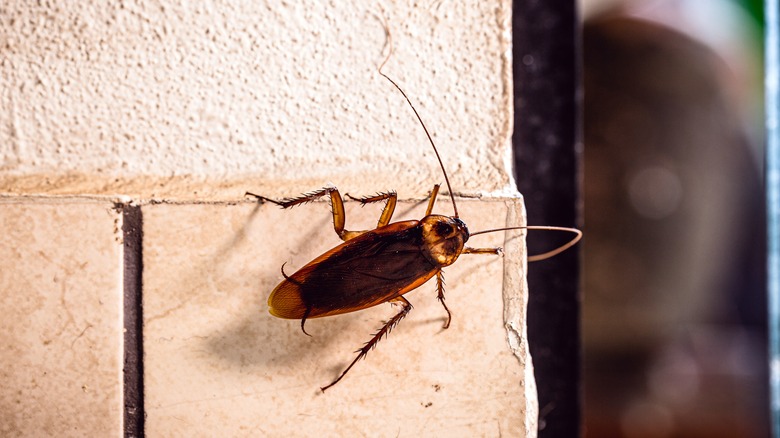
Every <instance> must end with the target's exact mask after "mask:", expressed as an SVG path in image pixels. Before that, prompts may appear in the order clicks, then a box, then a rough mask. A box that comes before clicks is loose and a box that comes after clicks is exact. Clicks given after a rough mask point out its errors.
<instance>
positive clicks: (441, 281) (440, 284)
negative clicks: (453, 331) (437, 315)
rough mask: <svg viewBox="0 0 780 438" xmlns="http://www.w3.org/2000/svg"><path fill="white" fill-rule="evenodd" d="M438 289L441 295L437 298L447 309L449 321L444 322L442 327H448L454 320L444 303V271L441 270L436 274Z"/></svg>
mask: <svg viewBox="0 0 780 438" xmlns="http://www.w3.org/2000/svg"><path fill="white" fill-rule="evenodd" d="M436 289H437V290H438V291H439V295H438V296H437V297H436V298H437V299H438V300H439V302H440V303H441V305H442V306H444V310H445V311H447V322H445V323H444V326H443V327H442V328H443V329H448V328H450V321H452V312H450V309H449V308H448V307H447V305H446V304H445V303H444V273H443V272H442V271H439V272H438V273H437V274H436Z"/></svg>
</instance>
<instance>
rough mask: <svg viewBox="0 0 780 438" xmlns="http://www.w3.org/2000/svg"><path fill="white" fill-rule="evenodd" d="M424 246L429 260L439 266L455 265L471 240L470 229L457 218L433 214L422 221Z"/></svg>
mask: <svg viewBox="0 0 780 438" xmlns="http://www.w3.org/2000/svg"><path fill="white" fill-rule="evenodd" d="M420 222H421V225H422V238H423V246H424V247H425V249H426V251H427V255H428V257H429V259H430V260H431V261H432V262H434V263H435V264H437V265H439V266H449V265H451V264H453V263H455V260H457V259H458V256H459V255H460V253H461V252H462V251H463V245H465V244H466V241H467V240H469V229H468V228H467V227H466V224H464V223H463V221H462V220H460V219H458V218H456V217H449V216H441V215H437V214H432V215H429V216H426V217H424V218H423V219H422V220H421V221H420Z"/></svg>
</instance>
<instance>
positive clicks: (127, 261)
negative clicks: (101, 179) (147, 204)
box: [118, 204, 145, 438]
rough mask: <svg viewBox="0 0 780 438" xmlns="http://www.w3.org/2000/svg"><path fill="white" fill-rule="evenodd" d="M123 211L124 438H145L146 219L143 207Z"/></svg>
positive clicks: (131, 206)
mask: <svg viewBox="0 0 780 438" xmlns="http://www.w3.org/2000/svg"><path fill="white" fill-rule="evenodd" d="M118 206H119V207H121V209H122V235H123V240H124V248H123V249H124V255H123V258H124V269H123V288H124V405H125V413H124V430H125V435H124V436H125V437H137V438H140V437H143V436H144V417H145V415H144V364H143V321H142V317H143V303H142V301H141V285H142V281H141V275H142V273H143V258H142V256H143V254H142V246H141V244H142V240H143V228H142V227H143V216H142V214H141V207H139V206H136V205H128V204H118Z"/></svg>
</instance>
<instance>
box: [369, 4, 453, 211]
mask: <svg viewBox="0 0 780 438" xmlns="http://www.w3.org/2000/svg"><path fill="white" fill-rule="evenodd" d="M380 17H381V19H382V25H383V26H384V28H385V37H386V38H387V44H386V47H388V50H387V56H386V57H385V59H384V61H382V63H381V64H379V68H377V72H378V73H379V74H380V75H382V76H383V77H384V78H385V79H387V80H388V81H390V83H391V84H393V86H394V87H395V88H396V89H398V91H400V92H401V95H403V96H404V99H406V102H408V103H409V106H410V107H411V108H412V111H414V115H415V116H417V120H419V121H420V125H421V126H422V128H423V131H425V135H426V136H427V137H428V141H429V142H430V143H431V147H433V152H434V153H435V154H436V159H437V160H439V167H441V172H442V173H443V174H444V182H445V183H447V191H448V192H450V199H452V209H453V210H455V217H458V206H457V205H456V204H455V195H454V194H453V192H452V186H451V185H450V178H449V177H448V176H447V171H446V170H445V169H444V163H443V162H442V161H441V155H439V150H438V149H436V144H435V143H434V142H433V137H431V133H430V132H428V128H426V127H425V123H424V122H423V120H422V117H420V113H418V112H417V109H416V108H415V107H414V104H413V103H412V101H411V100H410V99H409V96H407V95H406V93H405V92H404V90H403V89H402V88H401V87H400V86H399V85H398V84H397V83H395V81H394V80H392V79H391V78H390V76H388V75H386V74H385V73H384V72H383V71H382V68H383V67H384V66H385V64H387V61H389V60H390V57H391V56H392V55H393V36H392V35H391V34H390V28H389V27H388V25H387V20H386V19H385V17H384V15H380Z"/></svg>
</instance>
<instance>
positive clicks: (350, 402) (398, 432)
mask: <svg viewBox="0 0 780 438" xmlns="http://www.w3.org/2000/svg"><path fill="white" fill-rule="evenodd" d="M458 205H459V208H460V209H461V218H462V219H463V220H464V221H466V223H467V224H468V225H469V226H470V229H471V231H477V230H482V229H487V228H494V227H500V226H504V225H505V224H506V223H507V221H508V220H509V219H508V218H509V217H510V216H513V217H514V216H518V215H520V214H521V210H522V207H521V204H520V203H519V202H517V201H501V200H499V201H491V202H477V201H471V202H467V201H461V202H460V203H459V204H458ZM508 206H509V208H508ZM437 207H438V208H437V211H438V212H444V214H449V212H451V210H450V208H449V205H447V203H446V202H445V201H444V200H443V198H442V200H441V201H440V203H439V204H438V206H437ZM410 209H413V211H412V214H411V216H410V217H412V218H419V217H420V216H421V215H422V212H423V211H424V209H425V206H424V205H417V206H412V205H411V204H406V203H401V204H399V207H398V212H397V215H396V218H395V219H396V220H398V219H399V218H402V217H403V214H401V213H403V212H404V211H406V212H408V211H409V210H410ZM379 210H380V208H379V207H375V206H367V207H365V208H360V207H359V206H357V205H356V204H354V203H350V204H349V205H348V210H347V228H348V229H350V228H352V229H360V228H361V225H362V228H367V227H372V226H374V225H375V223H376V219H377V217H378V213H379ZM143 214H144V226H145V234H144V320H145V324H144V348H145V395H146V411H147V421H146V430H147V433H149V434H150V435H151V436H216V435H221V436H307V435H308V436H324V437H327V436H358V435H363V436H392V437H395V436H498V435H500V434H505V435H507V436H532V435H534V434H535V432H530V433H528V431H529V430H530V431H533V430H535V419H536V401H535V385H534V382H533V379H532V378H531V379H529V378H527V377H526V376H529V375H531V373H532V369H531V366H530V360H529V359H528V357H527V352H526V346H525V342H524V340H523V339H518V338H515V337H512V339H511V340H509V341H508V334H507V330H506V329H505V322H504V312H505V306H504V300H503V297H502V293H503V294H506V295H507V302H508V306H507V310H506V311H507V312H508V313H512V312H513V311H514V312H516V313H515V314H514V316H512V317H513V318H520V319H521V320H520V321H515V322H514V326H515V327H516V328H517V331H518V333H519V334H520V335H521V336H522V333H523V332H524V328H523V327H524V306H525V300H526V295H525V278H524V275H523V274H522V269H523V266H524V263H523V261H522V260H523V254H522V247H523V246H522V239H513V240H512V241H511V242H510V245H511V246H512V248H509V250H508V252H507V255H506V256H505V257H504V258H500V257H498V256H492V255H467V256H462V257H461V258H460V259H459V260H458V261H457V262H456V263H455V264H454V265H452V266H450V267H448V268H445V270H444V271H445V275H446V281H447V289H446V290H447V293H446V295H447V303H448V305H449V307H450V309H451V310H452V313H453V321H452V326H451V327H450V328H449V329H448V330H442V328H441V325H442V322H443V320H444V318H443V317H444V315H445V313H444V310H443V309H442V307H441V305H440V304H439V303H438V302H437V300H436V292H435V282H434V281H430V282H428V283H426V284H425V285H423V286H422V287H420V288H419V289H417V290H415V291H412V292H410V293H408V294H407V295H406V297H407V298H408V299H409V300H410V301H411V302H412V304H413V305H414V306H415V307H414V309H413V310H412V312H411V313H410V315H409V316H408V317H407V318H406V319H405V320H403V321H402V322H401V323H400V324H399V326H398V327H396V328H395V330H394V331H393V332H392V333H391V334H390V336H389V337H388V338H386V339H384V340H382V341H381V342H380V343H379V345H378V347H377V348H376V349H375V350H373V351H372V352H371V353H369V355H368V357H367V359H366V360H364V361H361V362H360V363H358V364H357V365H356V366H355V368H353V370H352V371H351V372H350V373H349V374H348V375H347V376H346V377H345V379H344V380H342V381H341V382H340V383H339V384H337V385H336V386H334V387H333V388H331V389H329V390H328V391H327V392H326V393H324V394H323V393H321V392H320V391H319V387H320V386H323V385H325V384H327V383H329V382H330V381H331V380H332V379H334V378H335V377H336V376H337V375H338V373H340V372H341V370H342V369H343V367H344V366H345V365H347V364H348V363H349V362H350V361H351V360H352V359H353V357H354V353H353V351H355V350H356V349H357V348H359V347H361V346H362V345H363V343H364V342H366V341H367V340H368V339H369V338H370V335H371V334H372V333H373V332H374V331H375V330H376V329H377V328H379V327H380V322H381V321H382V320H384V319H386V318H388V317H390V316H391V315H392V314H393V313H394V312H396V310H395V309H394V308H391V306H390V305H388V304H382V305H379V306H376V307H374V308H371V309H367V310H364V311H360V312H355V313H351V314H347V315H341V316H336V317H330V318H321V319H312V320H309V321H308V322H307V326H306V327H307V331H309V333H311V334H312V337H307V336H305V335H304V334H303V333H302V332H301V329H300V323H299V321H297V320H283V319H278V318H275V317H273V316H271V315H269V313H268V309H267V305H266V300H267V298H268V294H269V292H270V291H271V290H272V289H273V288H274V286H275V285H276V284H277V283H278V282H279V281H280V280H281V279H282V275H281V273H280V266H281V265H282V263H285V262H286V263H287V265H286V268H285V269H286V271H287V272H288V273H292V272H294V270H295V269H296V268H298V267H301V266H302V265H304V264H305V263H307V262H308V261H310V260H311V259H312V258H313V257H315V256H316V255H318V254H320V253H322V252H323V251H325V250H327V249H329V248H330V247H333V246H335V245H336V244H338V243H339V242H340V241H339V240H338V238H337V237H336V235H335V233H334V232H333V229H332V225H331V219H330V213H329V207H328V204H327V203H313V204H308V205H304V206H301V207H296V208H293V209H291V210H282V209H280V208H278V207H276V206H273V205H264V206H262V207H259V208H258V207H256V205H254V204H249V203H244V204H238V205H231V206H226V205H204V204H201V205H150V206H146V207H144V209H143ZM503 239H504V235H503V233H494V234H489V235H481V236H476V237H474V238H473V239H472V240H470V241H469V244H470V245H472V246H491V245H501V244H502V243H503ZM505 266H506V267H507V270H506V271H507V273H505V272H504V267H505ZM510 344H511V345H510ZM514 352H517V354H518V356H515V354H514Z"/></svg>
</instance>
